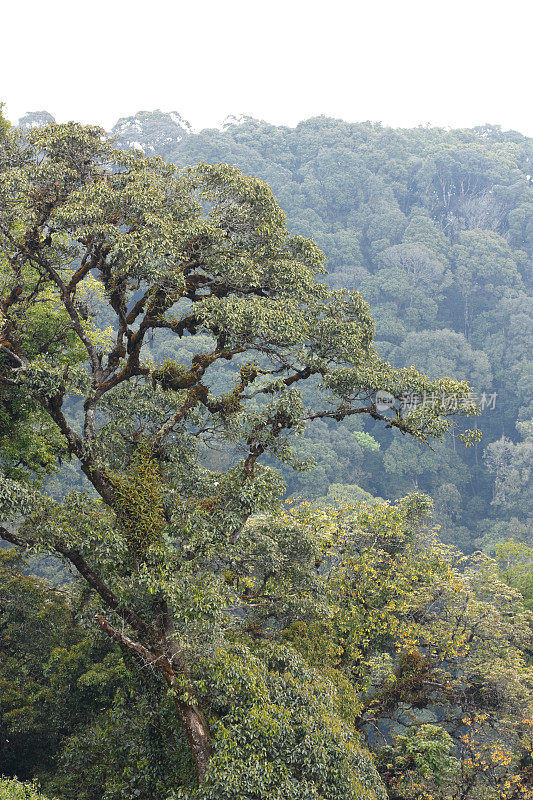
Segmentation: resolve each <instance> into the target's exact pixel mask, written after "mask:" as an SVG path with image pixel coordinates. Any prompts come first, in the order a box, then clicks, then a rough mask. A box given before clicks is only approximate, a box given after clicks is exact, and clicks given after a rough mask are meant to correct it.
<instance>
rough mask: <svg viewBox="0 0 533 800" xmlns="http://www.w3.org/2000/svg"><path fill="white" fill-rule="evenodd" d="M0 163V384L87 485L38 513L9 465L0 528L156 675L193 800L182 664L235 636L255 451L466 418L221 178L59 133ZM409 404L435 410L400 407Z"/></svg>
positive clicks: (208, 752) (260, 492)
mask: <svg viewBox="0 0 533 800" xmlns="http://www.w3.org/2000/svg"><path fill="white" fill-rule="evenodd" d="M0 171H1V175H0V259H1V262H0V264H1V281H2V296H1V297H2V299H1V311H2V332H1V333H2V335H1V340H0V351H1V352H0V380H1V383H2V387H3V391H4V392H5V393H6V395H7V397H8V401H9V402H11V400H12V399H13V398H17V397H18V396H19V394H20V393H21V392H22V394H23V396H24V398H25V399H26V400H27V403H28V404H29V411H30V412H31V413H32V414H35V419H36V420H37V423H38V424H39V425H40V424H41V422H40V420H41V419H42V420H44V421H45V422H46V424H47V425H48V428H49V435H48V437H47V438H46V439H45V449H46V452H47V454H48V456H49V458H50V459H55V460H57V461H59V460H60V459H64V458H65V457H66V455H67V456H68V457H70V458H71V459H73V460H74V461H75V462H77V463H78V465H79V468H80V470H81V472H82V473H83V475H84V476H85V479H86V484H87V487H88V489H87V491H85V492H73V493H71V494H69V495H68V496H66V497H65V498H64V499H63V500H62V501H57V500H53V499H52V498H51V497H50V496H48V495H47V494H46V492H44V491H42V490H41V488H40V484H39V483H38V482H37V478H38V477H39V476H38V475H37V474H35V472H36V471H35V470H34V471H33V472H32V469H31V464H29V463H27V464H25V469H24V470H22V471H20V470H17V469H16V468H15V466H11V465H9V464H7V465H6V467H5V469H4V471H3V474H2V479H1V491H0V498H1V503H0V506H1V513H2V517H3V518H4V520H6V524H5V525H4V526H3V527H2V528H0V536H1V537H2V538H3V539H4V540H6V541H7V542H10V543H12V544H13V545H16V546H18V547H20V548H23V549H30V550H32V549H33V550H44V551H47V552H51V553H54V554H56V555H57V556H59V557H60V558H62V559H64V560H65V561H66V562H67V563H68V564H69V565H70V566H71V567H74V568H75V569H76V570H77V571H78V573H79V575H80V576H81V577H82V578H83V580H84V581H85V582H86V583H87V585H88V587H89V588H90V590H91V591H92V592H93V594H94V598H95V599H94V603H95V607H94V610H95V616H94V619H95V621H96V623H97V624H98V626H99V627H100V629H101V630H102V631H103V632H104V633H105V634H107V635H108V636H109V637H110V638H111V639H112V640H113V641H115V642H116V643H117V644H119V645H120V647H121V648H123V649H126V650H128V651H129V652H130V653H131V655H132V656H133V657H134V658H135V659H136V660H137V661H138V662H139V663H140V664H142V665H143V666H144V667H147V666H148V667H150V668H151V669H152V670H153V672H154V673H155V674H157V675H159V676H160V678H161V679H162V680H163V681H164V682H166V685H167V688H168V691H169V692H170V696H171V697H172V699H173V702H174V705H175V709H176V713H177V715H178V717H179V719H180V721H181V724H182V725H183V729H184V731H185V733H186V736H187V739H188V742H189V746H190V750H191V754H192V758H193V760H194V764H195V769H196V774H197V777H198V781H199V782H200V783H202V782H205V787H206V788H205V792H208V791H209V781H210V780H211V779H212V780H215V778H214V777H213V775H212V774H211V773H210V772H209V764H210V760H211V758H212V755H213V741H212V736H211V733H210V729H209V724H208V720H207V718H206V714H205V711H204V708H203V707H202V701H201V693H200V692H199V690H198V684H197V681H195V679H194V676H193V675H192V674H191V659H192V658H193V655H192V654H194V653H196V656H194V657H195V658H199V656H198V653H203V654H204V656H205V654H206V653H209V652H211V653H213V652H214V651H216V649H217V644H218V643H220V641H224V638H225V636H226V632H227V630H231V629H232V627H233V626H234V615H232V613H231V607H232V602H233V600H234V594H233V592H232V589H231V583H230V584H228V581H227V579H226V577H225V575H226V573H227V570H228V568H230V567H231V559H232V557H233V555H232V553H233V549H232V548H235V547H238V546H239V537H240V535H241V532H242V530H243V527H244V526H245V524H246V522H247V520H248V519H249V517H250V516H251V515H252V514H257V513H259V512H265V511H267V510H269V509H273V508H277V505H278V498H279V495H280V491H281V484H280V479H279V477H278V476H277V474H276V473H275V472H274V470H272V469H270V468H267V467H265V466H262V465H261V464H260V463H259V461H260V459H261V457H264V456H267V455H268V456H271V457H275V458H277V459H279V460H281V461H283V462H286V463H292V464H293V465H294V466H295V467H301V466H303V465H301V464H299V463H298V462H297V461H295V459H294V456H293V455H292V452H291V448H290V436H291V434H294V433H299V432H301V431H302V430H303V429H304V428H305V426H306V425H307V424H309V423H311V422H312V421H313V420H317V419H326V420H327V419H333V420H342V419H344V418H347V417H350V416H352V415H359V414H362V415H367V416H369V417H370V418H372V419H374V420H376V421H380V422H383V423H384V424H385V425H386V426H388V427H391V428H396V429H397V430H399V431H401V432H402V433H404V434H410V435H412V436H414V437H415V438H417V439H418V440H421V441H428V440H429V439H431V438H433V437H441V436H443V435H444V433H445V432H446V431H447V430H448V428H449V426H450V417H451V416H453V415H454V414H456V413H457V410H450V403H449V402H448V400H449V398H450V396H453V397H454V398H456V399H457V400H458V402H459V411H460V412H462V413H465V414H470V413H474V412H475V409H474V408H473V407H471V406H470V405H469V404H468V402H467V397H468V392H469V387H468V384H467V383H466V382H457V381H454V380H452V379H449V378H440V379H438V380H433V381H432V380H429V379H428V378H426V377H425V376H423V375H420V374H419V373H418V372H417V371H416V370H415V369H414V368H409V369H399V370H397V369H394V368H392V367H391V366H390V365H389V364H388V363H387V362H384V361H382V360H381V359H380V358H379V357H378V356H377V354H376V352H375V350H374V348H373V345H372V336H373V323H372V319H371V317H370V315H369V311H368V306H367V304H366V303H365V302H364V301H363V299H362V298H361V296H360V295H359V294H358V293H357V292H349V291H330V290H328V289H327V288H326V287H325V286H324V285H323V284H321V283H320V282H318V281H316V279H315V276H316V275H317V274H318V273H320V272H321V271H322V270H323V261H324V259H323V255H322V253H321V252H320V251H319V250H318V248H317V247H316V245H315V244H314V243H313V242H312V241H310V240H305V239H303V238H302V237H298V236H290V235H289V234H288V232H287V229H286V224H285V217H284V215H283V213H282V211H281V210H280V209H279V207H278V205H277V203H276V201H275V199H274V197H273V195H272V193H271V191H270V190H269V188H268V187H267V186H266V185H265V184H263V183H262V182H261V181H259V180H255V179H252V178H247V177H245V176H243V175H242V174H241V173H240V172H239V171H238V170H236V169H234V168H230V167H227V166H225V165H218V166H214V167H211V166H206V165H200V166H199V167H197V168H195V169H188V170H184V171H179V170H177V169H176V168H175V167H172V166H168V165H166V164H165V163H164V162H163V161H162V160H160V159H157V158H156V159H147V158H145V157H144V156H142V155H140V154H139V153H137V152H124V151H122V152H121V151H117V150H115V149H113V147H112V146H111V145H110V144H109V143H108V142H107V141H106V140H105V138H104V136H103V132H102V131H101V130H100V129H98V128H90V127H86V128H84V127H81V126H79V125H76V124H68V125H50V126H47V127H45V128H42V129H35V130H30V131H28V132H27V133H26V134H25V135H24V136H21V135H18V134H16V133H13V134H10V135H8V136H7V138H6V139H5V140H4V143H3V144H2V149H1V152H0ZM104 326H105V327H104ZM161 336H165V337H171V338H174V339H178V340H184V341H185V342H187V341H188V340H190V339H194V338H195V337H199V338H200V342H201V343H202V346H201V347H200V350H199V351H198V352H195V354H194V355H192V358H191V359H190V361H188V362H187V363H183V362H178V361H177V360H173V359H166V360H165V361H164V362H163V363H159V364H155V363H154V362H153V361H152V360H151V359H150V358H149V355H148V353H147V349H146V346H145V345H146V342H147V341H148V340H149V339H151V338H153V339H155V341H156V342H157V340H158V338H159V337H161ZM203 345H205V347H204V346H203ZM224 365H229V367H228V368H225V367H224ZM232 365H235V366H232ZM306 382H312V385H313V387H314V392H313V394H312V399H313V404H312V405H309V404H308V403H305V402H304V400H303V396H302V393H301V392H300V391H299V388H298V386H299V384H302V385H303V384H304V383H306ZM220 386H222V387H223V388H222V389H220V388H217V389H215V387H220ZM378 389H380V390H383V391H386V392H389V393H390V395H391V396H392V398H393V399H394V403H391V405H392V407H391V409H390V412H389V413H384V412H383V411H380V410H378V408H377V406H376V401H375V392H376V390H378ZM413 391H415V392H417V393H420V394H423V393H427V394H431V395H435V397H436V401H435V404H433V405H432V406H431V408H429V407H424V408H417V409H415V410H411V411H408V412H407V413H404V411H403V410H402V407H401V404H400V398H401V397H402V396H403V395H404V394H405V393H406V392H413ZM76 402H77V403H78V405H79V404H82V406H83V413H82V420H81V422H80V421H79V420H78V419H77V418H76V417H75V415H74V413H73V409H74V405H73V404H74V403H76ZM26 427H27V429H28V430H30V431H31V430H34V427H33V426H32V425H31V423H30V421H29V418H28V422H27V425H26ZM220 443H223V444H224V445H227V444H228V443H229V444H230V445H231V448H232V452H234V453H235V454H236V455H235V459H234V461H233V463H232V464H230V466H229V467H228V468H227V469H225V470H223V471H219V472H216V471H214V470H212V469H209V468H208V466H206V463H207V462H206V453H207V452H208V451H209V448H213V447H216V446H217V445H218V444H220ZM18 444H19V449H20V448H23V447H24V446H25V444H24V437H23V436H21V437H20V440H19V441H18ZM10 446H11V447H13V448H15V449H16V447H17V434H15V438H13V436H12V441H11V443H10ZM316 713H319V712H318V711H317V712H316ZM334 729H335V726H334V725H333V726H332V727H331V731H332V733H331V737H333V738H332V739H331V741H332V742H333V739H335V736H336V734H335V733H334ZM341 738H342V737H341ZM335 741H337V740H335ZM345 745H346V747H347V748H348V749H350V747H353V745H351V744H349V743H348V742H346V743H345ZM332 746H333V744H332ZM335 746H339V747H340V746H341V744H340V743H338V745H335ZM306 764H307V766H306V769H310V767H309V764H308V762H306ZM331 791H333V789H332V790H331ZM205 796H206V797H207V796H209V797H211V796H213V795H210V794H209V795H208V794H206V795H205ZM327 796H328V797H329V796H330V795H327ZM332 796H333V795H332ZM369 796H371V795H369Z"/></svg>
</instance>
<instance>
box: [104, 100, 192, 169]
mask: <svg viewBox="0 0 533 800" xmlns="http://www.w3.org/2000/svg"><path fill="white" fill-rule="evenodd" d="M192 133H193V130H192V128H191V126H190V124H189V123H188V122H187V120H184V119H183V118H182V117H181V116H180V114H178V113H177V111H171V112H170V113H168V114H167V113H164V112H162V111H139V112H138V113H137V114H135V116H133V117H122V118H121V119H119V121H118V122H117V123H116V125H115V126H114V127H113V129H112V131H111V135H112V137H114V138H115V139H116V140H117V144H118V145H119V147H124V148H126V149H130V150H140V151H142V152H143V153H145V155H147V156H152V155H156V154H157V155H161V156H163V158H164V157H165V156H168V154H169V153H171V152H172V151H173V150H175V148H176V147H177V145H178V144H179V142H181V141H182V140H183V139H184V138H186V137H187V136H190V135H191V134H192Z"/></svg>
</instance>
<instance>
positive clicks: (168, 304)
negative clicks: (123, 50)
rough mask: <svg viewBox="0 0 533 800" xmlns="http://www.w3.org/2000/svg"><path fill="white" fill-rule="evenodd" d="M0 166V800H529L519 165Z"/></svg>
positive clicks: (33, 138) (40, 145) (484, 159)
mask: <svg viewBox="0 0 533 800" xmlns="http://www.w3.org/2000/svg"><path fill="white" fill-rule="evenodd" d="M0 120H1V118H0ZM15 129H16V130H15ZM111 145H112V146H113V147H116V148H117V149H118V151H117V150H113V149H111ZM0 147H1V155H0V241H1V250H0V268H1V277H2V285H1V297H2V298H3V299H2V303H3V305H2V309H3V310H2V317H1V324H2V326H3V327H2V336H3V338H2V341H1V342H0V345H1V348H2V350H1V352H0V381H1V387H0V403H1V411H0V467H1V469H0V514H1V516H2V524H1V525H0V537H1V539H2V540H3V542H2V543H1V544H2V547H0V776H1V775H5V776H6V777H5V779H4V780H2V779H1V777H0V800H19V798H20V799H21V800H22V798H25V797H30V798H31V799H32V800H130V798H131V800H133V798H138V800H387V799H388V800H528V798H529V800H531V798H533V754H532V750H531V742H532V741H533V739H532V735H531V734H532V721H531V713H530V710H531V697H532V691H533V672H532V667H531V664H532V653H533V640H532V624H533V616H532V612H533V525H532V523H533V513H532V497H533V488H532V487H533V484H532V471H533V405H532V396H533V369H532V367H533V363H532V359H531V349H532V348H531V344H532V341H533V336H532V334H533V324H532V315H533V304H532V283H531V277H532V272H531V265H532V258H533V177H532V176H533V139H531V138H528V137H527V136H525V135H523V134H521V133H519V132H517V131H509V130H502V129H501V128H500V127H499V126H497V125H490V124H487V125H484V126H480V127H476V128H471V129H444V128H437V127H429V126H420V127H415V128H392V127H387V126H383V125H381V124H379V123H373V122H357V123H348V122H344V121H342V120H340V119H333V118H329V117H326V116H318V117H313V118H310V119H307V120H305V121H302V122H300V123H299V124H297V125H296V126H295V127H286V126H277V125H272V124H269V123H267V122H264V121H261V120H257V119H253V118H251V117H246V116H244V117H243V116H240V117H232V116H230V117H228V118H227V119H226V121H225V122H224V124H223V125H221V126H220V127H219V128H207V129H204V130H200V131H194V130H193V128H192V126H191V125H190V124H189V123H188V122H187V120H185V119H184V118H183V117H182V116H181V115H180V113H179V112H178V111H175V112H168V113H167V112H163V111H159V110H154V111H140V112H138V113H137V114H135V115H132V116H129V117H123V118H121V119H119V120H118V121H117V122H116V124H115V125H114V126H113V128H112V130H110V131H109V132H108V133H107V135H106V136H105V137H104V136H102V131H101V130H99V129H98V128H90V127H83V126H81V125H76V124H75V123H69V124H65V125H56V124H55V121H54V119H53V117H52V116H51V114H49V113H48V112H47V111H36V112H30V113H28V114H26V115H25V116H24V117H22V119H21V120H20V121H19V123H18V126H12V127H11V129H9V126H8V125H7V124H6V125H3V126H2V132H1V144H0ZM157 157H160V158H157ZM174 167H175V168H174ZM257 179H259V180H257ZM269 187H270V188H269ZM270 190H271V191H272V193H273V196H272V194H271V192H270ZM274 198H275V200H274ZM313 242H315V243H316V245H317V246H318V247H316V246H315V245H314V244H313ZM322 253H323V254H324V255H325V259H326V260H325V262H324V261H323V257H322ZM324 263H325V270H324V269H323V267H324ZM373 321H374V322H373ZM374 326H375V327H374ZM465 381H467V382H468V384H469V386H466V384H465ZM474 406H477V409H475V408H474ZM465 417H466V419H465ZM19 780H20V781H22V782H23V783H24V786H23V784H22V783H20V782H19ZM34 782H35V783H34ZM41 791H42V792H44V795H45V796H44V795H41ZM23 792H28V794H24V793H23Z"/></svg>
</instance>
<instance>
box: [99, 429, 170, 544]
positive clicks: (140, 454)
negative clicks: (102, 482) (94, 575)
mask: <svg viewBox="0 0 533 800" xmlns="http://www.w3.org/2000/svg"><path fill="white" fill-rule="evenodd" d="M111 483H112V485H113V505H114V508H115V510H116V513H117V525H118V527H119V529H120V531H121V533H122V534H123V536H124V538H125V539H126V542H127V544H128V548H129V549H130V551H131V553H132V554H133V555H134V556H135V557H136V558H142V557H143V556H144V555H145V554H146V551H147V549H148V548H149V547H150V546H151V545H153V544H155V543H157V542H158V541H160V540H161V533H162V531H163V528H164V527H165V518H164V514H163V498H162V496H161V475H160V473H159V468H158V466H157V463H156V462H155V460H154V457H153V454H152V452H151V451H150V447H149V445H148V444H146V443H144V442H141V443H140V444H139V446H138V447H137V449H136V450H135V453H134V455H133V458H132V460H131V463H130V465H129V469H128V472H127V474H123V475H121V474H117V475H112V476H111Z"/></svg>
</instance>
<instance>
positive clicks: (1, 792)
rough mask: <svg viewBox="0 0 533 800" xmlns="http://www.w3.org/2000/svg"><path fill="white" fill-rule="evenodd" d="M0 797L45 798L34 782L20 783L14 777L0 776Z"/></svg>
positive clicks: (9, 799) (5, 799)
mask: <svg viewBox="0 0 533 800" xmlns="http://www.w3.org/2000/svg"><path fill="white" fill-rule="evenodd" d="M0 798H1V800H47V798H46V797H45V796H44V794H41V793H40V791H39V788H38V787H37V786H36V785H35V784H34V783H20V781H17V779H16V778H13V779H10V778H0ZM50 800H52V798H50Z"/></svg>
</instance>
